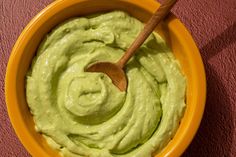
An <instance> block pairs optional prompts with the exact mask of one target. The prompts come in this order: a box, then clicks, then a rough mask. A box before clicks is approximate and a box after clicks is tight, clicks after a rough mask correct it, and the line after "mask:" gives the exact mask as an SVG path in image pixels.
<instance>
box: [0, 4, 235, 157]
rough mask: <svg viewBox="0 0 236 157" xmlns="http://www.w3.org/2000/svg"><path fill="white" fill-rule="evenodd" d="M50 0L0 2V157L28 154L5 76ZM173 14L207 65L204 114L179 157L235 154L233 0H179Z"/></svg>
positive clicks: (25, 156) (22, 156)
mask: <svg viewBox="0 0 236 157" xmlns="http://www.w3.org/2000/svg"><path fill="white" fill-rule="evenodd" d="M50 2H51V0H38V1H32V0H0V48H1V49H0V157H28V156H30V155H29V154H28V153H27V151H26V150H25V149H24V147H23V146H22V144H21V143H20V142H19V140H18V138H17V137H16V135H15V133H14V130H13V128H12V126H11V124H10V121H9V118H8V115H7V111H6V104H5V98H4V77H5V72H6V65H7V61H8V58H9V55H10V53H11V49H12V47H13V45H14V43H15V41H16V39H17V37H18V36H19V34H20V32H21V31H22V30H23V28H24V27H25V26H26V24H27V23H28V22H29V21H30V19H32V17H33V16H35V15H36V14H37V13H38V12H39V11H40V10H41V9H43V8H44V7H46V5H47V4H49V3H50ZM173 12H174V14H175V15H176V16H177V17H178V18H179V19H180V20H181V21H182V22H183V23H184V24H185V26H186V27H187V28H188V29H189V31H190V32H191V34H192V36H193V38H194V40H195V41H196V43H197V45H198V47H199V49H200V52H201V55H202V58H203V61H204V65H205V68H206V74H207V84H208V87H207V90H208V96H207V102H206V109H205V113H204V117H203V120H202V123H201V126H200V129H199V130H198V133H197V135H196V137H195V138H194V140H193V142H192V144H191V145H190V147H189V148H188V149H187V150H186V152H185V153H184V154H183V156H184V157H185V156H186V157H187V156H191V157H195V156H196V157H204V156H212V157H218V156H219V157H223V156H225V157H235V156H236V116H235V115H236V101H235V99H236V81H235V79H236V0H179V2H178V3H177V4H176V6H175V8H174V9H173Z"/></svg>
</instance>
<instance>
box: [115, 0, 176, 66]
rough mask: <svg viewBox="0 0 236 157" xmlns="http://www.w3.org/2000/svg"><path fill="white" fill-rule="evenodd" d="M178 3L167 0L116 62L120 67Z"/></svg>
mask: <svg viewBox="0 0 236 157" xmlns="http://www.w3.org/2000/svg"><path fill="white" fill-rule="evenodd" d="M175 3H176V0H165V1H164V3H163V4H162V5H161V6H160V7H159V8H158V9H157V10H156V12H155V13H154V15H152V17H151V19H149V21H148V22H147V24H146V25H145V27H144V29H143V30H142V32H140V33H139V35H138V37H137V38H136V39H135V41H134V42H133V43H132V45H131V46H130V47H129V48H128V50H127V51H126V53H125V54H124V55H123V56H122V57H121V59H120V60H119V61H118V62H117V63H116V64H117V65H118V66H119V67H120V68H123V67H124V66H125V64H126V62H128V60H129V59H130V58H131V57H132V56H133V55H134V53H135V52H136V50H137V49H138V48H139V47H140V46H141V45H142V44H143V43H144V41H145V40H146V39H147V38H148V37H149V35H150V34H151V33H152V31H153V30H154V29H155V27H156V26H157V25H158V23H159V22H160V21H161V20H163V19H164V18H165V17H166V15H167V14H168V13H169V11H170V9H171V8H172V7H173V5H174V4H175Z"/></svg>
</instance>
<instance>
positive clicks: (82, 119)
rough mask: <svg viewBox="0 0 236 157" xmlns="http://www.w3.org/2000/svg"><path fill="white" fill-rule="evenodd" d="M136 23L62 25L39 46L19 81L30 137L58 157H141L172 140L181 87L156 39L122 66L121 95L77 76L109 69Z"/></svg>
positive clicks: (122, 17)
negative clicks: (31, 124)
mask: <svg viewBox="0 0 236 157" xmlns="http://www.w3.org/2000/svg"><path fill="white" fill-rule="evenodd" d="M142 28H143V24H142V23H141V22H140V21H138V20H137V19H135V18H133V17H130V16H129V15H127V14H126V13H124V12H121V11H113V12H110V13H105V14H97V15H91V16H88V17H84V18H83V17H80V18H74V19H70V20H68V21H66V22H64V23H63V24H61V25H59V26H57V27H56V28H55V29H53V30H52V32H50V33H49V34H48V35H47V37H45V39H44V41H43V42H42V43H41V45H40V47H39V49H38V52H37V56H35V57H34V59H33V62H32V66H31V69H30V70H29V72H28V74H27V78H26V94H27V102H28V105H29V107H30V110H31V113H32V115H33V118H34V121H35V125H36V130H37V131H38V132H40V133H42V134H43V136H44V137H45V138H46V139H47V141H48V143H49V145H50V146H52V147H53V148H55V149H57V150H58V151H59V152H60V153H61V154H62V155H63V156H67V157H79V156H91V157H98V156H99V157H110V156H136V157H145V156H147V157H149V156H151V154H152V153H153V152H158V151H160V150H161V149H162V148H163V147H164V146H166V145H167V143H168V142H169V141H170V140H171V138H172V137H173V136H174V134H175V132H176V130H177V128H178V126H179V123H180V120H181V118H182V116H183V113H184V109H185V88H186V80H185V77H184V76H183V74H182V73H181V70H180V67H179V64H178V62H177V61H176V60H175V58H174V56H173V54H172V52H171V51H170V49H169V48H168V47H167V46H166V44H165V42H164V41H163V40H162V38H161V37H160V36H159V35H158V34H152V35H151V36H150V37H149V38H148V39H147V41H146V42H145V44H143V46H142V47H141V48H140V49H139V50H138V51H139V52H137V54H136V55H135V56H134V57H133V58H132V59H131V60H130V61H129V63H128V64H127V65H126V68H125V72H126V75H127V78H128V88H127V91H126V92H120V91H119V89H118V88H117V87H115V86H114V85H113V84H112V82H111V80H110V79H109V77H107V76H106V75H105V74H102V73H88V72H84V69H85V68H86V67H87V66H88V65H90V64H91V63H94V62H97V61H110V62H116V61H117V60H118V59H119V58H120V57H121V56H122V54H123V53H124V52H125V50H126V49H127V48H128V47H129V45H130V44H131V43H132V42H133V40H134V39H135V37H136V36H137V34H138V33H139V32H140V31H141V29H142Z"/></svg>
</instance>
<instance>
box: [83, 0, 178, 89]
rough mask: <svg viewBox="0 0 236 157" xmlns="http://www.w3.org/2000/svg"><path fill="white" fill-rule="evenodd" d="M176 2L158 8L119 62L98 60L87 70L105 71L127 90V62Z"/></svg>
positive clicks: (167, 1)
mask: <svg viewBox="0 0 236 157" xmlns="http://www.w3.org/2000/svg"><path fill="white" fill-rule="evenodd" d="M175 2H176V0H165V1H164V3H163V4H162V5H161V6H160V7H159V8H158V9H157V10H156V12H155V13H154V15H152V17H151V19H149V21H148V22H147V24H146V25H145V27H144V29H143V30H142V31H141V32H140V34H139V35H138V37H137V38H136V39H135V41H134V42H133V43H132V45H131V46H130V47H129V48H128V50H127V51H126V53H125V54H124V55H123V56H122V57H121V59H120V60H119V61H118V62H117V63H111V62H98V63H95V64H93V65H91V66H89V67H88V68H87V69H86V70H85V71H87V72H102V73H105V74H107V75H108V76H109V77H110V78H111V80H112V83H113V84H114V85H115V86H117V87H118V88H119V89H120V91H125V90H126V88H127V78H126V75H125V72H124V71H123V68H124V66H125V64H126V63H127V62H128V61H129V59H130V58H131V57H132V56H133V55H134V54H135V52H136V50H137V49H138V48H139V47H140V46H141V45H142V44H143V43H144V41H145V40H146V39H147V38H148V36H149V35H150V34H151V33H152V31H153V30H154V29H155V27H156V26H157V25H158V23H159V22H160V21H161V20H163V19H164V18H165V17H166V15H167V14H168V13H169V11H170V9H171V8H172V7H173V5H174V4H175Z"/></svg>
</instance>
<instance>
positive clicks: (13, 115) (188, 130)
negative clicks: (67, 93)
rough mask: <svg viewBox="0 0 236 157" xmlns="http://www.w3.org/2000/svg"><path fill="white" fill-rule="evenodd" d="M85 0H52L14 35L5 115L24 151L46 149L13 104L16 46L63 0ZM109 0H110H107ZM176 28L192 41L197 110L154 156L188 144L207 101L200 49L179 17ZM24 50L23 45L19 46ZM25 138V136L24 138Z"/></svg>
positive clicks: (150, 2) (136, 1)
mask: <svg viewBox="0 0 236 157" xmlns="http://www.w3.org/2000/svg"><path fill="white" fill-rule="evenodd" d="M84 1H91V0H70V1H68V0H58V1H54V2H53V3H51V4H49V5H48V6H47V7H46V8H44V9H43V10H42V11H40V12H39V13H38V14H37V15H36V16H35V17H34V18H33V19H32V20H31V21H30V22H29V24H28V25H27V26H26V27H25V28H24V30H23V31H22V33H21V34H20V36H19V38H18V39H17V41H16V43H15V45H14V47H13V49H12V52H11V55H10V58H9V61H8V65H7V70H6V76H5V98H6V105H7V111H8V115H9V117H10V121H11V124H12V126H13V128H14V130H15V133H16V134H17V136H18V138H19V139H20V141H21V143H22V144H23V145H24V147H25V148H26V149H27V151H28V152H29V153H30V154H31V155H32V156H35V157H36V156H37V157H38V156H44V157H46V156H48V155H47V153H46V152H45V151H44V150H43V149H42V148H39V146H38V145H37V142H36V141H34V140H33V139H31V136H30V135H29V133H28V130H27V129H26V128H24V127H22V126H21V125H22V124H23V121H21V120H22V119H21V114H20V112H19V111H18V110H17V109H15V108H14V105H16V104H18V102H17V100H16V99H17V96H16V92H14V89H15V87H14V85H15V84H14V83H13V84H12V81H13V79H14V78H15V77H16V73H17V65H18V64H17V63H18V62H19V60H20V59H19V58H20V56H21V54H19V53H17V52H18V50H19V49H22V48H21V46H20V45H21V43H23V42H26V41H27V40H29V38H30V37H31V36H32V33H31V32H30V31H31V30H34V31H36V30H37V28H38V27H39V25H42V24H43V23H44V22H45V21H46V19H47V18H49V17H50V16H53V15H54V13H55V11H57V10H58V9H63V8H65V6H63V4H67V5H72V4H75V3H81V2H84ZM108 1H109V0H108ZM118 1H125V2H127V3H131V4H133V5H137V6H139V7H141V8H144V9H145V10H146V9H147V8H150V9H149V11H150V10H151V11H152V12H154V10H155V8H157V7H158V6H159V3H158V2H156V1H154V0H146V1H145V3H143V2H142V1H140V0H118ZM174 23H175V26H176V29H178V30H181V33H182V34H183V40H185V42H187V44H188V45H191V49H192V52H193V53H194V56H195V64H197V65H198V66H197V69H196V70H197V73H198V74H199V76H196V77H197V81H199V82H200V83H199V85H200V87H199V88H200V91H199V92H198V94H199V95H198V98H200V99H199V100H198V106H197V110H196V111H195V112H194V114H192V117H190V118H191V119H189V121H192V124H191V125H190V123H189V125H188V126H186V127H185V130H184V131H185V132H184V133H183V135H182V137H181V138H180V140H179V141H178V142H177V143H176V144H175V145H172V147H171V149H169V150H166V149H164V150H163V151H161V152H160V153H159V154H158V155H157V156H180V155H181V154H182V153H183V152H184V151H185V149H186V148H187V146H188V145H189V144H190V142H191V141H192V139H193V137H194V135H195V134H196V132H197V130H198V128H199V125H200V122H201V119H202V116H203V113H204V108H205V101H206V76H205V70H204V66H203V62H202V59H201V55H200V53H199V50H198V48H197V46H196V44H195V42H194V40H193V39H192V37H191V35H190V33H189V32H188V31H187V29H186V28H185V27H184V25H183V24H182V23H181V22H180V21H179V20H178V19H175V20H174ZM22 52H23V49H22ZM16 58H18V59H17V60H18V62H16ZM26 139H27V140H26Z"/></svg>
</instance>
